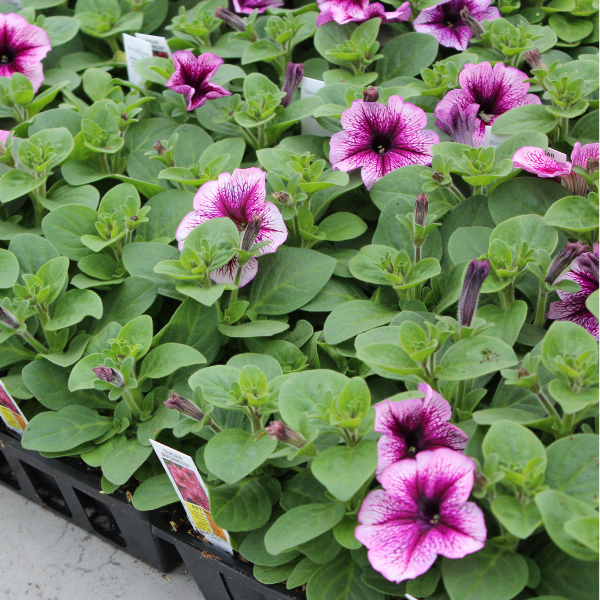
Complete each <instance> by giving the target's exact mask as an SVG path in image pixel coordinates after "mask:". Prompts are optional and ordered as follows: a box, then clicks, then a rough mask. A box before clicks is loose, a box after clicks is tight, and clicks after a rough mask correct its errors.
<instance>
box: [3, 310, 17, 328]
mask: <svg viewBox="0 0 600 600" xmlns="http://www.w3.org/2000/svg"><path fill="white" fill-rule="evenodd" d="M0 323H2V324H3V325H6V327H8V328H9V329H12V330H15V331H16V330H17V329H19V327H20V326H21V323H19V321H17V318H16V317H15V316H14V315H13V314H12V313H11V312H9V311H7V310H5V309H4V308H1V307H0Z"/></svg>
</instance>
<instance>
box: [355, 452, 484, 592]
mask: <svg viewBox="0 0 600 600" xmlns="http://www.w3.org/2000/svg"><path fill="white" fill-rule="evenodd" d="M476 468H477V467H476V465H475V462H474V461H473V460H472V459H471V458H469V457H468V456H465V455H464V454H461V453H460V452H455V451H454V450H449V449H448V448H439V449H437V450H428V451H426V452H420V453H419V454H417V455H416V457H415V458H414V459H412V460H402V461H400V462H397V463H395V464H393V465H391V466H389V467H388V468H387V469H385V470H384V471H383V473H382V474H381V475H380V477H379V479H380V481H381V484H382V485H383V487H384V489H383V490H375V491H373V492H371V493H370V494H369V495H368V496H367V497H366V498H365V499H364V501H363V503H362V506H361V508H360V511H359V513H358V522H359V523H360V525H359V526H358V527H357V528H356V530H355V532H354V535H355V537H356V539H357V540H358V541H359V542H361V543H362V544H364V545H365V546H366V547H367V548H368V549H369V552H368V558H369V562H370V563H371V566H372V567H373V568H374V569H375V570H376V571H378V572H379V573H381V574H382V575H383V576H384V577H385V578H386V579H388V580H389V581H393V582H396V583H400V582H401V581H404V580H406V579H414V578H415V577H418V576H419V575H421V574H423V573H425V572H426V571H427V570H428V569H429V568H430V567H431V566H432V565H433V563H434V562H435V559H436V558H437V556H438V554H439V555H441V556H445V557H447V558H463V557H464V556H466V555H467V554H472V553H473V552H477V551H478V550H481V549H482V548H483V547H484V545H485V539H486V536H487V530H486V527H485V521H484V518H483V512H482V511H481V509H480V508H479V507H478V506H477V505H476V504H475V503H474V502H468V499H469V495H470V494H471V490H472V489H473V479H474V472H475V470H476Z"/></svg>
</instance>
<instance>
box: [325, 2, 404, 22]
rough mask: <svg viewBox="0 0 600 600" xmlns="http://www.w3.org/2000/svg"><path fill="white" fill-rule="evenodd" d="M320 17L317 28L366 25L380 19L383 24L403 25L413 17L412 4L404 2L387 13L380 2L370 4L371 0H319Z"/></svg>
mask: <svg viewBox="0 0 600 600" xmlns="http://www.w3.org/2000/svg"><path fill="white" fill-rule="evenodd" d="M318 5H319V10H320V13H319V17H318V18H317V27H320V26H321V25H324V24H325V23H329V22H330V21H335V22H336V23H339V24H340V25H344V24H345V23H364V22H365V21H368V20H369V19H375V18H379V19H381V21H382V23H401V22H402V21H409V20H410V17H411V11H410V2H404V3H403V4H402V5H400V6H399V7H398V8H397V9H396V10H395V11H393V12H385V8H384V7H383V4H381V3H380V2H373V3H372V4H370V3H369V0H321V1H319V0H318Z"/></svg>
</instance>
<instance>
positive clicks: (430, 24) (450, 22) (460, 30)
mask: <svg viewBox="0 0 600 600" xmlns="http://www.w3.org/2000/svg"><path fill="white" fill-rule="evenodd" d="M490 4H491V1H490V0H443V1H442V2H440V3H439V4H436V5H435V6H432V7H431V8H425V9H424V10H422V11H421V14H419V16H418V17H417V18H416V19H415V20H414V22H413V25H414V28H415V31H418V32H419V33H429V34H430V35H432V36H433V37H434V38H435V39H436V40H437V41H438V42H439V43H440V44H441V45H442V46H446V47H447V48H454V49H455V50H460V51H463V50H466V49H467V46H468V45H469V41H470V40H471V38H472V37H473V32H472V31H471V28H470V27H469V26H468V25H467V23H466V22H465V20H464V19H463V17H462V16H461V14H460V12H461V11H462V10H464V9H465V8H466V9H467V10H468V11H469V12H468V14H469V18H473V19H474V20H475V21H478V22H479V23H481V21H483V20H484V19H487V20H488V21H493V20H494V19H499V18H500V11H499V10H498V9H497V8H496V7H494V6H490Z"/></svg>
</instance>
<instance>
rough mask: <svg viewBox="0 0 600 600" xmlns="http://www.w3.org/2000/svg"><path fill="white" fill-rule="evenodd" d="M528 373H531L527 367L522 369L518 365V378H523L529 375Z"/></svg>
mask: <svg viewBox="0 0 600 600" xmlns="http://www.w3.org/2000/svg"><path fill="white" fill-rule="evenodd" d="M530 375H531V373H530V372H529V371H528V370H527V369H524V368H523V367H519V368H518V369H517V376H518V377H519V379H523V378H524V377H529V376H530Z"/></svg>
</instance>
